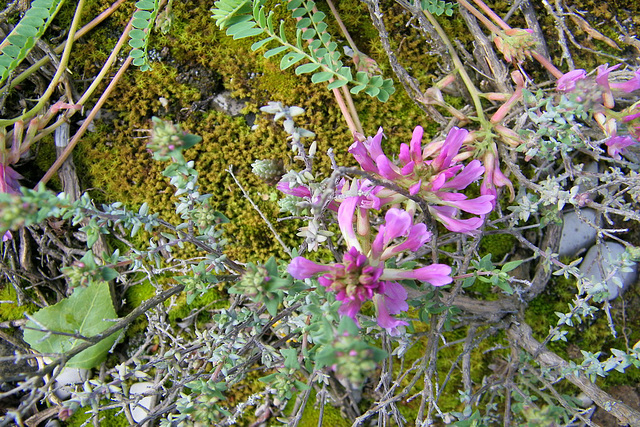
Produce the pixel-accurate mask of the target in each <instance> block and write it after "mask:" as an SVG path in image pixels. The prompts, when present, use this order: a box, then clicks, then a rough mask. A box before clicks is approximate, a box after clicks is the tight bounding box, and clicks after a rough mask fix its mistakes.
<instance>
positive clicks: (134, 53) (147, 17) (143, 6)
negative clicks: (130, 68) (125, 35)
mask: <svg viewBox="0 0 640 427" xmlns="http://www.w3.org/2000/svg"><path fill="white" fill-rule="evenodd" d="M159 8H160V0H139V1H138V2H137V3H136V11H135V13H134V14H133V21H132V25H133V29H132V30H131V31H130V32H129V46H131V47H132V49H131V52H129V56H131V57H132V58H133V65H136V66H138V67H140V70H142V71H148V70H150V69H151V65H150V64H149V55H148V54H147V46H148V45H149V34H151V28H152V27H153V24H154V22H155V20H156V16H158V9H159Z"/></svg>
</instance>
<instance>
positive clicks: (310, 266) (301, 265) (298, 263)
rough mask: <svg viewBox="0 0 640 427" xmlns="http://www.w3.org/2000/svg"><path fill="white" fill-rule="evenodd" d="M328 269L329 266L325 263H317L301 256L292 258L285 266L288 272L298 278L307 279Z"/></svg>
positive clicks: (329, 268)
mask: <svg viewBox="0 0 640 427" xmlns="http://www.w3.org/2000/svg"><path fill="white" fill-rule="evenodd" d="M330 270H331V267H329V266H327V265H322V264H317V263H315V262H313V261H309V260H308V259H306V258H304V257H301V256H298V257H295V258H294V259H292V260H291V262H290V263H289V266H288V267H287V271H288V272H289V274H291V275H292V276H293V277H294V278H295V279H298V280H302V279H308V278H310V277H313V276H315V275H316V274H319V273H326V272H327V271H330Z"/></svg>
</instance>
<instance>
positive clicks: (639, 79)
mask: <svg viewBox="0 0 640 427" xmlns="http://www.w3.org/2000/svg"><path fill="white" fill-rule="evenodd" d="M609 85H610V86H611V89H616V90H621V91H622V92H626V93H630V92H633V91H636V90H638V89H640V69H638V70H636V72H635V74H634V75H633V77H632V78H631V79H629V80H627V81H626V82H622V83H610V84H609Z"/></svg>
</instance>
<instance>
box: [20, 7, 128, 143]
mask: <svg viewBox="0 0 640 427" xmlns="http://www.w3.org/2000/svg"><path fill="white" fill-rule="evenodd" d="M131 28H132V21H131V20H130V21H129V23H128V24H127V26H126V27H125V29H124V32H123V33H122V35H121V36H120V39H119V40H118V42H117V43H116V45H115V47H114V48H113V50H112V51H111V54H110V55H109V58H107V61H106V62H105V64H104V65H103V66H102V69H101V70H100V72H99V73H98V75H97V76H96V77H95V79H94V80H93V82H92V83H91V85H90V86H89V87H88V88H87V90H85V92H84V93H83V94H82V96H81V97H80V99H79V100H78V102H77V103H76V104H80V105H83V104H84V103H85V102H87V100H88V99H89V97H90V96H91V95H92V94H93V92H94V91H95V89H96V88H97V87H98V85H99V84H100V83H102V80H103V79H104V77H105V75H106V74H107V73H108V72H109V70H110V69H111V66H112V65H113V63H114V62H115V61H116V59H117V58H118V53H119V52H120V50H121V49H122V46H124V44H125V42H126V41H127V39H128V38H129V32H130V31H131ZM75 112H76V110H72V109H69V110H67V112H66V113H65V114H63V115H62V116H61V117H60V118H59V119H58V120H57V121H56V122H55V123H53V124H52V125H50V126H48V127H47V128H45V129H43V130H42V131H41V132H40V133H38V135H37V136H36V137H34V138H33V140H31V141H30V143H31V144H33V143H34V142H37V141H39V140H41V139H42V138H44V137H45V136H47V135H49V134H50V133H52V132H53V131H55V130H56V129H57V128H58V127H59V126H60V125H61V124H62V123H64V122H66V121H68V120H69V118H70V117H71V116H73V115H74V114H75Z"/></svg>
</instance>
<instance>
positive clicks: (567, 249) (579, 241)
mask: <svg viewBox="0 0 640 427" xmlns="http://www.w3.org/2000/svg"><path fill="white" fill-rule="evenodd" d="M580 214H581V215H582V217H583V218H585V219H586V220H588V221H590V222H592V223H593V222H594V221H595V219H596V212H595V211H594V210H593V209H581V210H580ZM563 221H564V224H563V226H562V236H561V237H560V246H559V248H558V253H559V254H560V256H573V255H575V254H577V253H578V251H580V249H583V248H587V247H589V246H591V245H593V243H594V242H595V241H596V234H597V230H596V229H595V228H593V227H592V226H590V225H589V224H587V223H586V222H584V221H582V220H581V219H580V218H579V217H578V214H577V213H576V212H575V211H571V212H569V213H567V214H565V215H564V216H563Z"/></svg>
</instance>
